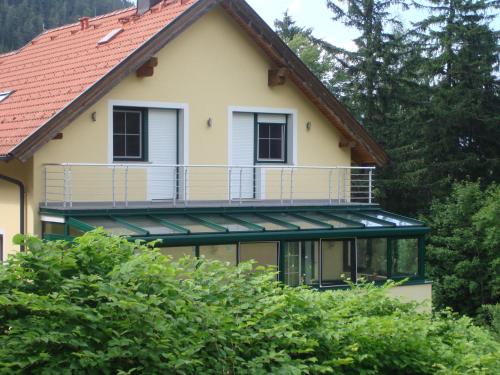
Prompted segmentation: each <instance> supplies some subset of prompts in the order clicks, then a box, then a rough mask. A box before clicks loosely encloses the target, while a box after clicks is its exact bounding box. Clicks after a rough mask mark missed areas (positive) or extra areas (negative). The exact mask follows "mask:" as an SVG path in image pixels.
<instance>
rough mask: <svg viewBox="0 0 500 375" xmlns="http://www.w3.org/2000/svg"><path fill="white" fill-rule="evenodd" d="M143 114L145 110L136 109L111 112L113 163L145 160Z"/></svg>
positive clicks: (118, 109)
mask: <svg viewBox="0 0 500 375" xmlns="http://www.w3.org/2000/svg"><path fill="white" fill-rule="evenodd" d="M145 114H146V111H145V110H142V109H137V108H136V109H133V108H115V109H114V110H113V160H114V161H145V160H146V134H145V129H146V126H145V122H146V121H145V117H146V116H145Z"/></svg>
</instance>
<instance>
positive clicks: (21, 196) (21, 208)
mask: <svg viewBox="0 0 500 375" xmlns="http://www.w3.org/2000/svg"><path fill="white" fill-rule="evenodd" d="M0 180H3V181H7V182H9V183H11V184H14V185H16V186H17V187H19V218H20V220H19V232H20V233H21V234H26V233H25V228H24V212H25V211H24V208H25V201H24V194H25V191H26V189H25V188H24V184H23V182H22V181H20V180H16V179H15V178H12V177H8V176H5V175H3V174H0ZM21 251H24V246H22V245H21Z"/></svg>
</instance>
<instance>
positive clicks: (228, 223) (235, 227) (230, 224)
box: [199, 215, 254, 232]
mask: <svg viewBox="0 0 500 375" xmlns="http://www.w3.org/2000/svg"><path fill="white" fill-rule="evenodd" d="M199 217H200V219H203V220H207V221H210V222H211V223H214V224H217V225H220V226H221V227H223V228H226V229H228V230H229V231H230V232H251V231H254V230H253V229H252V228H250V227H247V226H245V225H243V224H240V223H238V222H236V221H233V220H231V219H228V218H226V217H224V216H219V215H199Z"/></svg>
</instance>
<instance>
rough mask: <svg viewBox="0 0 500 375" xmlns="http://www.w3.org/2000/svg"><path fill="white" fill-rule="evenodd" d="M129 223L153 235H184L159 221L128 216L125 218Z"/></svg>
mask: <svg viewBox="0 0 500 375" xmlns="http://www.w3.org/2000/svg"><path fill="white" fill-rule="evenodd" d="M123 220H125V221H126V222H127V223H130V224H132V225H135V226H136V227H139V228H142V229H144V230H147V231H148V232H149V233H151V235H155V234H157V235H168V234H177V233H183V232H182V231H180V230H175V229H172V228H169V227H166V226H164V225H161V224H160V223H158V222H157V221H155V220H153V219H150V218H148V217H145V216H126V217H123Z"/></svg>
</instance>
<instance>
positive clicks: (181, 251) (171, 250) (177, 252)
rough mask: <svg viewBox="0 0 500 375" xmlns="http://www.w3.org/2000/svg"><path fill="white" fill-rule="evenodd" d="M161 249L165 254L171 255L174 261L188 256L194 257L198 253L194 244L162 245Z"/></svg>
mask: <svg viewBox="0 0 500 375" xmlns="http://www.w3.org/2000/svg"><path fill="white" fill-rule="evenodd" d="M159 250H160V252H161V253H162V254H163V255H167V256H169V257H170V258H172V260H174V261H177V260H179V259H182V258H185V257H187V256H192V257H194V256H195V255H196V253H195V248H194V246H183V247H162V248H160V249H159Z"/></svg>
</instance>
